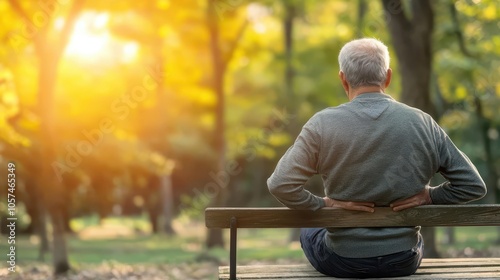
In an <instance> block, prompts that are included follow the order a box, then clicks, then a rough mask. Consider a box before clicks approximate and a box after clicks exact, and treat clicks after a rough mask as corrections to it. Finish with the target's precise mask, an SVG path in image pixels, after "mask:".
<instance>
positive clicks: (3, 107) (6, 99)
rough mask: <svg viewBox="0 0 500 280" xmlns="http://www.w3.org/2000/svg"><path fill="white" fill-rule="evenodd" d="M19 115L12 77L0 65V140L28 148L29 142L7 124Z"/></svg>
mask: <svg viewBox="0 0 500 280" xmlns="http://www.w3.org/2000/svg"><path fill="white" fill-rule="evenodd" d="M17 114H19V99H18V97H17V95H16V92H15V87H14V81H13V76H12V73H11V72H10V71H8V70H7V69H5V68H3V67H2V65H0V139H2V140H3V141H5V142H7V143H9V144H11V145H21V146H29V144H30V141H29V140H28V139H27V138H26V137H24V136H22V135H21V134H19V133H18V132H16V130H15V129H14V128H13V127H12V126H11V125H10V124H9V123H8V122H7V120H8V119H9V118H12V117H14V116H16V115H17Z"/></svg>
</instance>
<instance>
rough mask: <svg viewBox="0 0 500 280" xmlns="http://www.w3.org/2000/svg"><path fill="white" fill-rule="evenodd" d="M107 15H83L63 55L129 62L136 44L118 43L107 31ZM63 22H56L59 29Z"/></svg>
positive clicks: (134, 51)
mask: <svg viewBox="0 0 500 280" xmlns="http://www.w3.org/2000/svg"><path fill="white" fill-rule="evenodd" d="M108 22H109V14H107V13H100V14H96V13H84V14H83V15H82V16H80V18H79V19H78V20H77V21H76V23H75V26H74V29H73V33H72V34H71V37H70V40H69V42H68V45H67V47H66V50H65V55H67V56H71V57H76V58H81V59H85V60H94V61H100V62H103V61H105V60H108V59H118V60H121V61H123V62H129V61H131V60H133V59H134V58H135V56H136V55H137V52H138V48H139V47H138V44H137V43H136V42H130V41H125V42H124V41H119V40H117V39H116V38H114V37H113V36H112V34H111V33H110V32H109V29H108ZM63 24H64V20H62V19H59V20H57V21H56V23H55V25H56V28H58V29H60V28H61V27H62V26H63Z"/></svg>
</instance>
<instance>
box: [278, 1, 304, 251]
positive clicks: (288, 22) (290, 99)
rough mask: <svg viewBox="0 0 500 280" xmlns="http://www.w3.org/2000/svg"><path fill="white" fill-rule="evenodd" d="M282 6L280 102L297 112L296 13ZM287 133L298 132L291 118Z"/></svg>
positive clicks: (295, 234) (296, 232)
mask: <svg viewBox="0 0 500 280" xmlns="http://www.w3.org/2000/svg"><path fill="white" fill-rule="evenodd" d="M283 6H284V9H285V17H284V18H283V44H284V49H285V69H284V83H283V94H282V95H281V101H280V103H281V104H288V110H289V111H290V112H293V113H295V112H297V109H298V108H297V107H298V106H297V103H298V100H296V96H295V93H294V87H293V81H294V78H295V71H294V68H293V28H294V20H295V17H296V15H297V11H296V9H297V8H296V7H295V5H294V3H291V2H289V1H286V0H285V1H283ZM287 130H288V133H289V134H290V135H292V137H296V136H297V134H298V131H297V130H298V129H297V122H296V121H295V120H291V121H290V122H289V124H288V127H287ZM299 237H300V229H298V228H294V229H292V230H291V231H290V236H289V237H288V240H289V241H290V242H293V241H298V240H299Z"/></svg>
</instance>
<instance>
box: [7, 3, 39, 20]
mask: <svg viewBox="0 0 500 280" xmlns="http://www.w3.org/2000/svg"><path fill="white" fill-rule="evenodd" d="M7 1H8V2H9V4H10V6H11V7H12V9H13V10H14V12H16V13H17V14H18V15H19V16H20V17H21V18H22V19H23V20H24V21H25V22H26V24H29V25H33V23H32V22H31V20H30V17H29V16H28V14H27V13H26V11H25V10H24V9H23V7H21V5H20V4H19V2H18V1H16V0H7Z"/></svg>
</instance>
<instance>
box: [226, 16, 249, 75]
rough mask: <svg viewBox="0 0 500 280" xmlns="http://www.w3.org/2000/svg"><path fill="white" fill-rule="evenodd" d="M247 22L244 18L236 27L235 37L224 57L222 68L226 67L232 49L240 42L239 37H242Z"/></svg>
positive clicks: (232, 53) (232, 51) (232, 52)
mask: <svg viewBox="0 0 500 280" xmlns="http://www.w3.org/2000/svg"><path fill="white" fill-rule="evenodd" d="M248 23H249V22H248V20H247V19H245V21H244V22H243V23H242V24H241V26H240V28H239V29H238V33H236V38H234V40H233V41H232V42H231V45H230V47H229V51H228V53H227V56H226V59H224V61H223V63H222V65H223V67H224V68H226V67H227V65H228V64H229V62H230V61H231V59H232V58H233V55H234V51H235V50H236V47H237V46H238V43H239V42H240V40H241V38H242V37H243V34H244V33H245V30H246V28H247V26H248Z"/></svg>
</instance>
